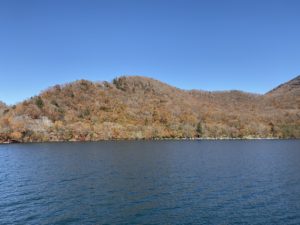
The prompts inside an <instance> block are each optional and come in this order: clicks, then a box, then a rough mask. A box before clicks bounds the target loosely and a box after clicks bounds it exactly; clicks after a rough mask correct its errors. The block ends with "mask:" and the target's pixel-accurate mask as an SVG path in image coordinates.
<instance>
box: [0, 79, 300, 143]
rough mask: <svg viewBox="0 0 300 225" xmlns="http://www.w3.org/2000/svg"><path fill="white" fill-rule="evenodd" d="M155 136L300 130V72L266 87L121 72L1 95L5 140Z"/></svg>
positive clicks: (1, 137)
mask: <svg viewBox="0 0 300 225" xmlns="http://www.w3.org/2000/svg"><path fill="white" fill-rule="evenodd" d="M155 138H300V76H298V77H296V78H295V79H293V80H291V81H289V82H287V83H285V84H282V85H280V86H279V87H277V88H275V89H273V90H272V91H270V92H268V93H266V94H264V95H258V94H251V93H245V92H241V91H218V92H207V91H199V90H190V91H186V90H181V89H178V88H175V87H172V86H170V85H167V84H165V83H162V82H160V81H157V80H154V79H151V78H146V77H140V76H127V77H126V76H123V77H119V78H116V79H114V80H113V81H112V82H90V81H87V80H79V81H75V82H72V83H68V84H64V85H56V86H54V87H51V88H49V89H48V90H45V91H43V92H42V93H41V94H39V95H38V96H34V97H32V98H30V99H28V100H25V101H23V102H21V103H19V104H16V105H12V106H7V105H6V104H5V103H3V102H0V142H2V143H4V142H40V141H96V140H109V139H155Z"/></svg>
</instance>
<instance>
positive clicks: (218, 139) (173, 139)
mask: <svg viewBox="0 0 300 225" xmlns="http://www.w3.org/2000/svg"><path fill="white" fill-rule="evenodd" d="M238 140H240V141H243V140H244V141H252V140H253V141H255V140H283V141H284V140H300V139H299V138H277V137H262V138H258V137H243V138H229V137H220V138H212V137H205V138H148V139H147V138H136V139H134V138H133V139H113V138H112V139H102V140H53V141H26V142H19V141H16V140H13V141H6V142H0V145H9V144H34V143H36V144H43V143H91V142H104V141H238Z"/></svg>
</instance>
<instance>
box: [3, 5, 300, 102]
mask: <svg viewBox="0 0 300 225" xmlns="http://www.w3.org/2000/svg"><path fill="white" fill-rule="evenodd" d="M299 11H300V1H297V0H281V1H277V0H270V1H268V0H264V1H263V0H257V1H255V0H243V1H240V0H235V1H232V0H226V1H223V0H218V1H217V0H206V1H204V0H203V1H201V0H195V1H192V0H180V1H179V0H172V1H170V0H126V1H125V0H102V1H101V0H98V1H94V0H88V1H87V0H80V1H79V0H51V1H50V0H49V1H47V0H43V1H40V0H36V1H31V0H26V1H22V0H19V1H15V0H1V1H0V100H2V101H4V102H6V103H8V104H14V103H16V102H20V101H22V100H24V99H26V98H28V97H30V96H33V95H36V94H38V93H39V92H40V91H41V90H43V89H46V88H47V87H49V86H52V85H54V84H61V83H65V82H70V81H74V80H77V79H88V80H92V81H103V80H108V81H110V80H112V79H113V78H114V77H116V76H120V75H144V76H148V77H153V78H155V79H159V80H161V81H164V82H167V83H169V84H171V85H174V86H177V87H179V88H183V89H204V90H229V89H240V90H244V91H249V92H257V93H264V92H266V91H268V90H270V89H272V88H273V87H275V86H277V85H278V84H280V83H282V82H285V81H288V80H290V79H292V78H293V77H295V76H296V75H299V74H300V41H299V38H300V13H299Z"/></svg>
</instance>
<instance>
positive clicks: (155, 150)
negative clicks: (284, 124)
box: [0, 140, 300, 225]
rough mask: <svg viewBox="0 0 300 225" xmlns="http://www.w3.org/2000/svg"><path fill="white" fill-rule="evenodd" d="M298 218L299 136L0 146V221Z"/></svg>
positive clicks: (286, 220) (285, 224)
mask: <svg viewBox="0 0 300 225" xmlns="http://www.w3.org/2000/svg"><path fill="white" fill-rule="evenodd" d="M192 223H193V224H219V225H220V224H224V225H225V224H251V225H252V224H253V225H255V224H272V225H273V224H274V225H275V224H282V225H288V224H298V225H299V224H300V141H266V140H265V141H133V142H130V141H124V142H123V141H121V142H99V143H57V144H18V145H0V224H1V225H5V224H22V225H23V224H192Z"/></svg>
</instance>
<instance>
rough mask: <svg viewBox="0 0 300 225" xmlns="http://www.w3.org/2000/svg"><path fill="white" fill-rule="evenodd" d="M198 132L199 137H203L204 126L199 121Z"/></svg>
mask: <svg viewBox="0 0 300 225" xmlns="http://www.w3.org/2000/svg"><path fill="white" fill-rule="evenodd" d="M196 132H197V136H198V137H202V135H203V128H202V123H201V122H198V123H197V127H196Z"/></svg>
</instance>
